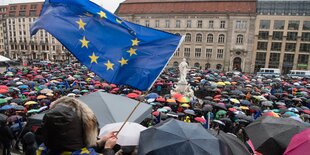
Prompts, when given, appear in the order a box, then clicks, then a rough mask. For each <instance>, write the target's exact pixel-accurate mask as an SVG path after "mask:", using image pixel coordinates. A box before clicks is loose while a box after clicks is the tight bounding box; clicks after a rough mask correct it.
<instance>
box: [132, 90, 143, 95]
mask: <svg viewBox="0 0 310 155" xmlns="http://www.w3.org/2000/svg"><path fill="white" fill-rule="evenodd" d="M133 93H136V94H138V95H141V94H142V92H141V91H139V90H134V91H133Z"/></svg>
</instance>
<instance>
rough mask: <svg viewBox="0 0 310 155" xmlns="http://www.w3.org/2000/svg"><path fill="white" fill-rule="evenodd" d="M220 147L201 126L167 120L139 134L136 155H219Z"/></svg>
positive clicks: (216, 140) (215, 139)
mask: <svg viewBox="0 0 310 155" xmlns="http://www.w3.org/2000/svg"><path fill="white" fill-rule="evenodd" d="M220 145H221V144H220V142H219V140H218V139H217V138H216V137H214V136H213V135H212V134H210V133H209V132H207V130H205V128H204V127H203V126H202V125H201V124H199V123H185V122H183V121H178V120H175V119H169V120H167V121H165V122H164V123H161V124H159V125H157V126H154V127H152V128H149V129H146V130H144V131H142V132H141V135H140V141H139V148H138V155H159V154H163V155H177V154H186V155H200V154H213V155H220V154H221V149H220V148H221V146H220Z"/></svg>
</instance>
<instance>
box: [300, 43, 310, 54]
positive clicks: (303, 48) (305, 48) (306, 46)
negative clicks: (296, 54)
mask: <svg viewBox="0 0 310 155" xmlns="http://www.w3.org/2000/svg"><path fill="white" fill-rule="evenodd" d="M299 51H300V52H310V44H304V43H302V44H300V48H299Z"/></svg>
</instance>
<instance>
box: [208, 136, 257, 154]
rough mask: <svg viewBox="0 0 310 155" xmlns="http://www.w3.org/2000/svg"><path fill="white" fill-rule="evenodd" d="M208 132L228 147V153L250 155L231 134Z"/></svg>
mask: <svg viewBox="0 0 310 155" xmlns="http://www.w3.org/2000/svg"><path fill="white" fill-rule="evenodd" d="M210 132H211V133H212V134H213V135H214V136H215V137H216V138H218V139H219V140H220V141H221V142H222V143H225V144H226V145H227V146H228V151H227V152H231V154H234V155H250V154H251V153H250V152H249V150H248V149H247V147H246V146H245V145H244V143H242V141H240V140H239V139H238V138H237V136H235V135H233V134H231V133H225V132H223V131H219V132H217V131H214V130H210Z"/></svg>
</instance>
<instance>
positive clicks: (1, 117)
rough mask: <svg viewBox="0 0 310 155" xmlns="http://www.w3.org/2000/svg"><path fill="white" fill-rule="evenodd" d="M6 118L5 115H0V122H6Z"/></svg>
mask: <svg viewBox="0 0 310 155" xmlns="http://www.w3.org/2000/svg"><path fill="white" fill-rule="evenodd" d="M7 118H8V116H7V115H4V114H0V122H6V119H7Z"/></svg>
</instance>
